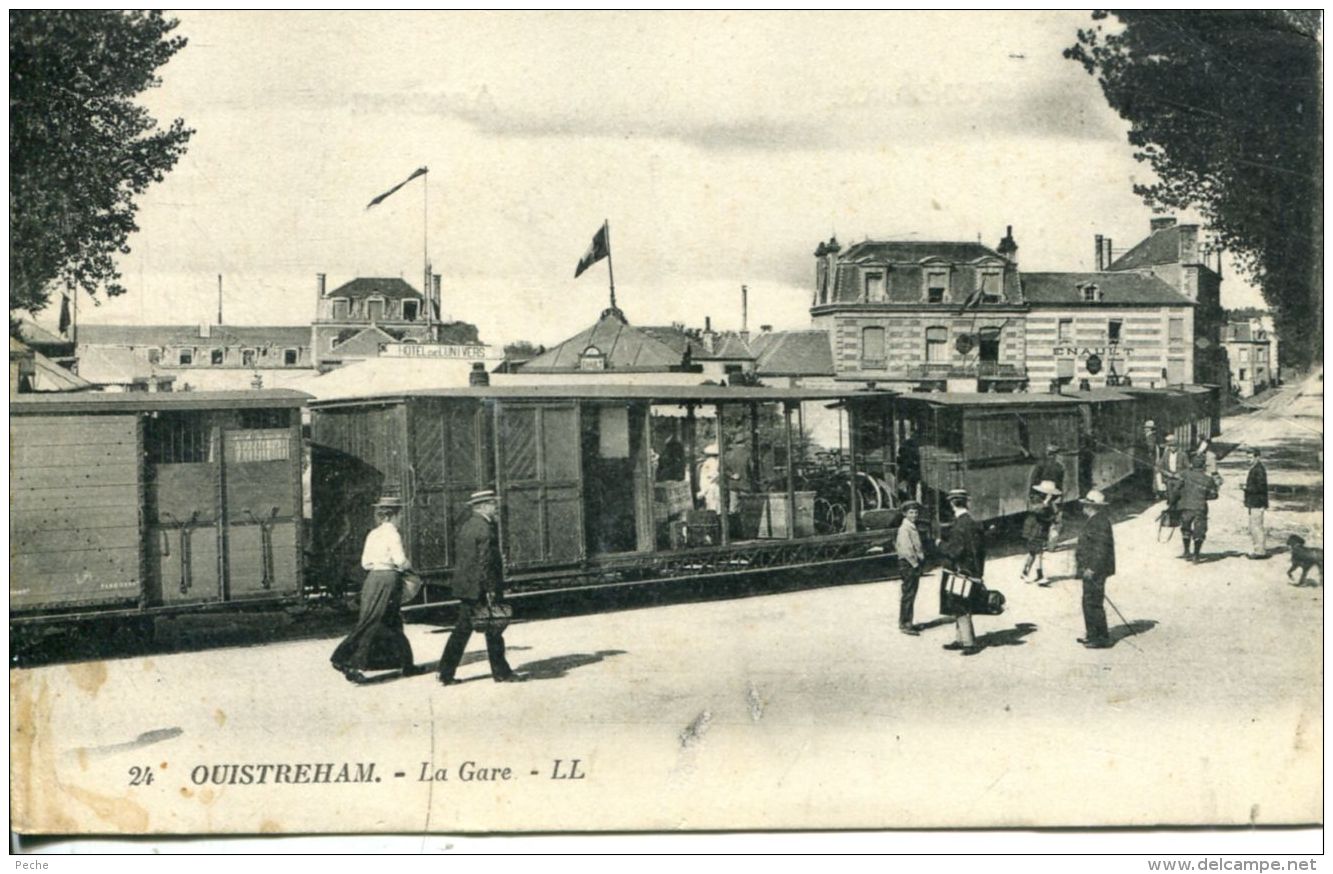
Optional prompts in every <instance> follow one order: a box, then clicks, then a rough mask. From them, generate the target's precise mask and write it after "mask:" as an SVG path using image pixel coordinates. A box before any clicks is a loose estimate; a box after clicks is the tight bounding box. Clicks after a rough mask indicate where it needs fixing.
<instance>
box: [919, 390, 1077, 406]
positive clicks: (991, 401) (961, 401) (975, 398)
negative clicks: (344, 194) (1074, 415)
mask: <svg viewBox="0 0 1333 874" xmlns="http://www.w3.org/2000/svg"><path fill="white" fill-rule="evenodd" d="M1084 394H1088V393H1087V392H1084ZM899 397H900V398H902V399H903V400H909V401H922V402H923V403H927V404H934V405H936V406H940V407H1004V406H1010V407H1023V406H1032V405H1041V406H1050V405H1053V404H1054V405H1058V404H1076V403H1079V401H1081V400H1092V399H1091V398H1080V397H1076V396H1075V395H1072V394H1059V395H1052V394H1022V393H1019V392H912V393H910V394H904V395H900V396H899Z"/></svg>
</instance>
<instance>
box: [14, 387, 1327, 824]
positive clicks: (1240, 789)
mask: <svg viewBox="0 0 1333 874" xmlns="http://www.w3.org/2000/svg"><path fill="white" fill-rule="evenodd" d="M1322 400H1323V397H1322V383H1318V382H1314V381H1311V382H1309V383H1306V384H1304V385H1302V386H1290V387H1288V388H1287V389H1286V390H1285V391H1283V392H1281V393H1280V394H1278V395H1277V396H1275V397H1273V398H1271V399H1270V400H1269V402H1268V404H1267V406H1266V407H1265V408H1264V409H1262V410H1257V411H1253V412H1250V413H1248V414H1246V415H1242V416H1235V417H1231V418H1228V419H1227V420H1225V422H1224V426H1223V427H1224V439H1226V440H1228V441H1233V442H1244V443H1247V444H1251V443H1252V444H1255V445H1259V446H1261V447H1263V448H1264V449H1265V453H1266V457H1267V458H1268V460H1269V478H1270V482H1271V483H1272V485H1273V488H1274V492H1275V495H1276V497H1275V499H1274V510H1273V512H1272V513H1270V521H1269V528H1270V529H1271V531H1272V537H1271V539H1270V546H1272V547H1274V548H1276V547H1278V546H1279V545H1280V544H1281V542H1282V541H1284V540H1285V537H1286V535H1287V534H1289V533H1301V534H1302V535H1303V536H1305V537H1306V538H1307V539H1308V540H1309V541H1310V542H1312V543H1320V544H1322V542H1323V536H1322V517H1321V514H1322V503H1321V490H1322V478H1321V477H1322V474H1321V470H1322V465H1321V464H1320V458H1319V453H1320V452H1321V451H1322V446H1321V443H1320V441H1321V439H1322V438H1321V416H1322ZM1221 468H1222V474H1223V476H1224V478H1225V480H1226V482H1225V485H1224V487H1223V490H1222V494H1223V497H1222V498H1220V499H1219V500H1218V501H1217V502H1215V505H1214V510H1213V518H1212V531H1213V532H1214V533H1213V534H1212V535H1211V536H1210V538H1209V540H1208V543H1207V546H1206V547H1205V552H1206V553H1207V554H1208V555H1207V559H1208V560H1207V561H1206V562H1204V563H1202V564H1198V565H1193V564H1185V563H1183V562H1181V561H1180V560H1179V559H1178V558H1177V557H1176V553H1177V546H1178V543H1177V541H1175V540H1171V541H1169V542H1165V543H1159V542H1158V537H1159V532H1158V529H1157V525H1156V516H1157V510H1158V509H1160V508H1129V511H1128V514H1127V515H1125V518H1123V519H1122V520H1121V521H1120V522H1119V523H1118V524H1117V526H1116V529H1115V531H1116V538H1117V544H1118V552H1119V555H1118V564H1119V573H1118V574H1117V576H1116V577H1115V578H1114V579H1113V580H1112V582H1111V584H1110V586H1109V587H1108V594H1109V596H1110V597H1111V599H1112V600H1113V601H1114V602H1115V604H1116V605H1118V606H1119V608H1120V610H1121V611H1123V614H1124V618H1125V619H1126V620H1127V621H1128V625H1126V624H1125V623H1122V622H1121V621H1120V619H1119V618H1118V617H1117V616H1116V614H1115V613H1114V612H1112V613H1110V619H1111V622H1112V628H1113V635H1114V636H1115V637H1116V638H1117V641H1118V642H1117V644H1116V646H1115V647H1114V648H1113V649H1110V650H1105V651H1087V650H1084V649H1082V648H1081V647H1079V646H1077V645H1076V644H1075V643H1074V638H1075V637H1077V636H1080V635H1081V633H1082V624H1081V615H1080V611H1079V587H1078V584H1077V583H1076V582H1075V581H1074V580H1072V579H1068V578H1066V579H1057V580H1056V581H1055V582H1054V583H1053V584H1052V585H1051V586H1050V587H1048V588H1043V587H1037V586H1025V585H1023V584H1022V583H1020V582H1019V581H1018V578H1019V572H1020V569H1021V561H1022V557H1021V556H1020V555H1010V556H1007V557H1002V558H999V559H997V560H995V561H993V562H992V563H991V564H989V565H988V568H987V571H988V574H987V575H988V582H990V583H991V584H992V585H994V586H996V587H998V588H1000V589H1002V590H1003V591H1004V592H1005V594H1006V595H1007V596H1008V603H1009V607H1008V610H1007V612H1006V613H1005V615H1003V616H1001V617H995V618H984V617H981V618H978V619H977V630H978V633H979V634H980V635H981V642H982V643H984V644H985V645H986V648H985V649H984V651H983V652H981V653H980V654H978V655H976V656H972V657H961V656H959V655H957V654H955V653H952V652H947V651H945V650H943V649H941V645H942V644H944V643H946V642H948V641H949V640H950V639H951V637H952V630H951V626H950V625H947V624H940V625H937V626H936V627H934V628H932V629H930V630H928V631H927V632H926V633H924V634H923V635H922V636H921V637H919V638H909V637H905V636H902V635H899V634H898V633H897V632H896V629H895V625H896V610H897V597H898V586H897V584H896V583H893V582H889V583H877V584H868V585H861V586H849V587H831V588H826V589H817V590H810V591H801V592H793V593H785V594H777V595H766V596H758V597H751V598H744V599H737V600H729V601H715V602H708V603H691V604H677V605H672V606H662V607H655V608H652V609H640V610H625V611H619V612H612V613H603V614H598V615H585V616H571V617H566V618H559V619H551V620H544V621H541V622H532V623H527V624H519V625H516V626H514V627H513V628H511V630H510V631H509V633H508V634H507V639H508V640H509V643H510V652H511V661H512V663H513V664H514V666H515V667H516V668H518V669H519V670H520V671H524V672H527V673H529V674H531V676H532V678H533V680H532V682H529V683H526V684H521V685H505V686H500V685H495V684H492V683H491V682H490V681H489V680H488V679H487V677H486V671H487V669H486V661H485V656H484V651H483V649H482V648H481V647H480V643H481V641H480V638H474V640H473V644H472V647H471V648H470V650H469V653H468V656H467V660H466V662H465V668H464V670H463V672H462V674H461V676H462V677H463V678H464V679H465V680H467V681H468V682H465V683H463V684H461V685H459V686H455V687H452V688H449V689H443V688H440V687H439V686H438V685H436V684H435V682H434V680H433V679H432V678H431V677H429V676H426V677H418V678H411V679H405V680H394V681H392V682H386V683H383V684H380V685H374V686H368V687H354V686H351V685H349V684H347V683H346V682H345V681H343V680H342V678H341V677H340V676H338V675H337V674H335V673H334V672H333V671H332V670H330V669H329V668H328V665H327V658H328V653H329V652H330V651H331V650H332V648H333V645H334V644H335V643H336V638H325V639H319V640H299V641H290V642H285V643H277V644H271V645H268V646H257V647H245V648H231V649H220V650H211V651H206V652H195V653H186V654H178V655H166V656H151V657H147V658H142V657H132V658H130V657H127V658H121V659H116V660H110V661H93V662H84V663H79V664H70V665H58V666H48V667H42V668H36V669H27V670H13V671H11V673H10V678H11V713H12V714H13V728H12V732H13V734H12V735H11V749H12V751H13V756H14V759H15V768H16V771H15V778H14V782H13V786H14V790H15V793H16V797H21V798H22V797H26V798H28V799H29V804H28V806H27V808H26V810H22V809H21V810H16V813H15V815H16V818H17V821H18V822H19V823H21V822H22V817H24V816H27V817H30V818H32V820H33V821H34V822H39V823H42V824H45V825H47V826H54V827H57V828H63V829H73V830H79V831H87V830H90V829H93V830H103V831H113V832H119V831H129V832H141V831H160V830H166V831H176V830H188V831H195V832H199V831H204V832H211V831H242V832H251V833H257V832H263V833H273V832H284V833H292V832H303V831H319V830H323V829H328V828H336V829H339V830H356V831H406V832H418V831H446V832H448V831H469V830H529V829H538V830H553V829H651V830H671V829H677V828H686V829H708V828H712V829H716V828H742V829H755V828H781V827H797V826H800V827H807V828H833V827H881V828H882V827H926V826H944V825H952V826H1036V825H1046V826H1055V825H1074V826H1077V825H1093V824H1122V825H1149V824H1170V823H1176V824H1179V823H1230V824H1247V823H1258V824H1264V823H1292V822H1298V823H1310V822H1315V821H1317V820H1318V819H1319V818H1320V816H1321V802H1322V797H1321V792H1322V782H1321V780H1322V766H1323V762H1322V744H1323V721H1322V709H1321V708H1322V705H1321V693H1322V676H1321V656H1322V651H1321V615H1322V609H1323V589H1322V586H1321V587H1310V588H1297V587H1293V586H1290V585H1288V584H1287V581H1286V579H1285V577H1284V572H1285V570H1286V567H1287V562H1286V556H1285V554H1283V555H1279V556H1275V557H1274V558H1272V559H1271V560H1268V561H1257V562H1256V561H1249V560H1247V559H1246V558H1245V557H1243V555H1242V553H1243V552H1244V550H1245V548H1246V544H1247V538H1246V534H1245V524H1244V508H1243V506H1242V505H1241V501H1240V497H1241V492H1240V484H1241V483H1242V482H1243V481H1244V461H1243V460H1242V458H1241V457H1240V455H1239V454H1233V455H1231V456H1229V457H1228V458H1226V459H1224V461H1223V463H1222V465H1221ZM1121 512H1122V514H1123V513H1125V510H1124V508H1121ZM1069 558H1070V551H1069V550H1068V549H1066V550H1064V551H1062V552H1061V553H1057V554H1056V555H1055V556H1054V557H1053V562H1054V563H1056V564H1057V565H1058V564H1059V563H1061V562H1065V563H1067V562H1068V561H1069ZM1066 566H1067V565H1066ZM1048 573H1050V569H1049V566H1048ZM937 579H938V578H937V577H933V576H932V577H927V578H926V580H924V581H923V586H922V593H921V595H920V596H919V601H918V605H919V606H918V619H919V620H921V621H930V620H931V619H932V618H933V617H934V615H935V613H934V607H935V604H934V600H935V599H934V598H933V596H932V594H931V591H932V584H933V583H934V582H936V581H937ZM1131 628H1132V630H1133V631H1135V632H1137V633H1132V634H1131ZM445 636H446V635H445V632H444V630H443V629H438V628H435V627H431V626H423V625H414V626H411V627H410V637H411V639H412V643H413V646H414V648H415V651H416V653H417V660H418V663H423V664H424V663H427V662H430V663H433V661H434V659H435V658H437V657H438V653H439V651H440V649H441V648H442V646H443V643H444V638H445ZM576 758H577V759H579V765H578V768H579V771H578V772H577V773H579V774H584V775H586V776H585V777H584V779H581V780H579V779H572V780H571V779H552V777H553V775H554V776H559V775H564V776H572V775H573V772H571V771H570V767H571V760H572V759H576ZM557 759H559V760H560V764H559V765H557V764H556V762H555V760H557ZM344 761H346V762H354V763H355V762H363V763H364V762H373V763H375V766H376V771H375V776H378V777H380V779H381V781H382V782H379V783H371V784H369V785H322V786H311V785H286V784H284V785H276V786H275V785H272V784H271V783H270V784H266V785H264V786H257V785H230V784H228V785H200V784H198V783H196V782H195V781H194V780H192V779H191V774H192V773H197V772H196V771H195V769H197V768H198V767H200V766H205V768H206V769H207V768H209V767H211V766H213V765H217V764H231V763H302V762H309V763H323V762H333V763H341V762H344ZM468 761H471V762H475V763H478V764H479V765H480V766H482V767H489V766H495V767H509V768H510V769H511V779H509V780H499V781H478V780H475V779H473V780H462V779H461V777H462V776H463V773H462V772H460V766H461V765H463V763H464V762H468ZM423 763H429V764H428V765H426V766H425V767H426V771H427V773H434V772H435V771H436V770H438V769H444V770H445V772H446V773H445V779H444V780H433V781H423V780H421V779H420V777H421V773H422V768H423ZM134 767H141V768H142V767H152V768H153V773H154V776H155V780H154V782H153V783H152V784H151V785H139V786H130V785H128V782H129V781H130V780H131V779H132V775H131V771H130V769H131V768H134ZM399 772H401V773H402V774H403V776H402V777H396V776H394V775H395V774H396V773H399Z"/></svg>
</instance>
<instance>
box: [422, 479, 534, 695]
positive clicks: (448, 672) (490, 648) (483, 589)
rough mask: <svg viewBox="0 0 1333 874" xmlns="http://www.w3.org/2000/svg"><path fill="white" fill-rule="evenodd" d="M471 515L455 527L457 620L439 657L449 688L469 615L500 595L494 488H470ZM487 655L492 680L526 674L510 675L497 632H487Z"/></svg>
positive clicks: (460, 656) (468, 635) (468, 629)
mask: <svg viewBox="0 0 1333 874" xmlns="http://www.w3.org/2000/svg"><path fill="white" fill-rule="evenodd" d="M468 504H470V505H471V507H472V513H471V514H470V515H469V516H468V518H467V520H466V521H465V522H464V523H463V524H462V525H460V526H459V528H458V543H457V550H458V561H457V563H456V565H455V568H454V579H453V591H454V595H456V596H457V597H458V600H459V604H458V619H457V621H456V622H455V623H454V630H453V632H451V633H450V635H449V640H448V641H446V642H445V644H444V654H443V655H441V656H440V682H441V683H442V684H443V685H445V686H452V685H453V684H454V683H458V682H460V681H459V680H456V679H454V674H455V672H457V670H458V663H459V662H461V661H462V660H463V650H465V649H467V642H468V640H469V639H470V638H471V637H472V617H473V615H474V613H475V612H476V611H477V610H479V609H480V608H481V607H482V605H483V604H485V603H486V602H487V601H489V600H494V601H498V600H500V598H501V597H502V596H503V595H504V580H503V578H502V574H501V564H500V543H499V538H498V537H497V536H496V533H495V517H496V514H497V512H498V511H499V508H500V505H499V501H498V499H497V498H496V495H495V492H494V491H492V490H490V489H486V490H483V491H480V492H473V493H472V497H471V498H469V499H468ZM486 655H487V657H488V658H489V659H490V662H491V678H492V679H494V680H495V682H497V683H517V682H521V681H523V680H526V679H527V677H524V676H521V675H519V674H515V673H514V672H513V670H511V669H510V667H509V662H507V661H505V642H504V637H503V636H502V634H501V632H499V631H496V630H492V629H487V630H486Z"/></svg>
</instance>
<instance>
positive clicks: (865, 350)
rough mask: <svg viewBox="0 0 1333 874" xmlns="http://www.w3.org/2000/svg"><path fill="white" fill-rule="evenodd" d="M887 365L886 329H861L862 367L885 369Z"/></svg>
mask: <svg viewBox="0 0 1333 874" xmlns="http://www.w3.org/2000/svg"><path fill="white" fill-rule="evenodd" d="M884 366H885V352H884V329H883V328H862V329H861V367H862V368H864V369H867V370H870V369H873V370H883V369H884Z"/></svg>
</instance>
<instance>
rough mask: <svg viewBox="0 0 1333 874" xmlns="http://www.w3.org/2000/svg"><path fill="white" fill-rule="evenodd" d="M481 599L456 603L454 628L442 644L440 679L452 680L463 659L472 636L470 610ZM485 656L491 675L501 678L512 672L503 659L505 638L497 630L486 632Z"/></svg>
mask: <svg viewBox="0 0 1333 874" xmlns="http://www.w3.org/2000/svg"><path fill="white" fill-rule="evenodd" d="M480 606H481V601H461V602H459V605H458V620H457V621H456V622H455V623H454V630H453V631H452V632H450V633H449V640H448V641H447V642H446V643H445V644H444V655H442V656H440V679H441V680H452V679H453V678H454V673H455V672H456V671H457V670H458V663H459V662H461V661H462V660H463V651H464V650H465V649H467V642H468V641H469V640H470V639H471V638H472V611H473V610H476V609H478V608H480ZM486 656H487V658H489V659H490V662H491V676H492V677H494V678H495V679H497V680H503V679H504V678H505V677H508V676H509V675H510V674H512V673H513V670H511V669H510V667H509V662H507V661H505V639H504V636H503V635H502V634H501V632H499V631H487V632H486Z"/></svg>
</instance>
